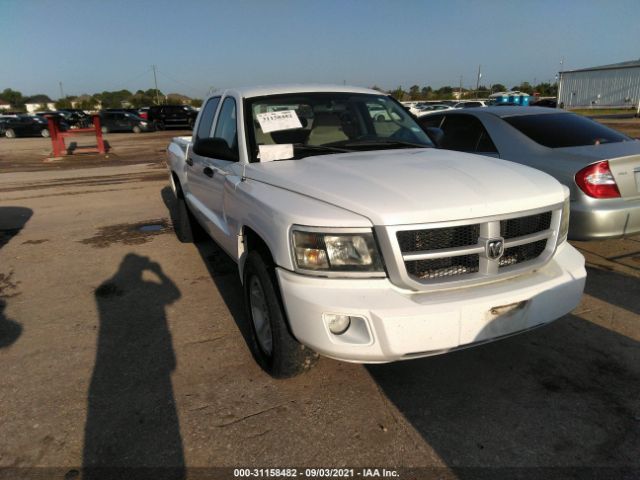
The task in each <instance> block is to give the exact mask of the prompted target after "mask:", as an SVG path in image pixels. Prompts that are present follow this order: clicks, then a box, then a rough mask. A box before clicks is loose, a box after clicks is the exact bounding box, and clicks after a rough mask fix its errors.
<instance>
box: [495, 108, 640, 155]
mask: <svg viewBox="0 0 640 480" xmlns="http://www.w3.org/2000/svg"><path fill="white" fill-rule="evenodd" d="M502 119H503V120H504V121H505V122H507V123H508V124H509V125H511V126H512V127H514V128H515V129H517V130H519V131H520V132H522V133H524V134H525V135H526V136H527V137H529V138H530V139H531V140H533V141H534V142H536V143H539V144H540V145H543V146H545V147H549V148H563V147H579V146H584V145H599V144H601V143H617V142H625V141H627V140H630V138H629V137H627V136H626V135H623V134H622V133H620V132H616V131H615V130H612V129H610V128H608V127H605V126H604V125H602V124H600V123H598V122H595V121H593V120H590V119H588V118H585V117H582V116H580V115H575V114H573V113H550V114H538V115H517V116H513V117H503V118H502Z"/></svg>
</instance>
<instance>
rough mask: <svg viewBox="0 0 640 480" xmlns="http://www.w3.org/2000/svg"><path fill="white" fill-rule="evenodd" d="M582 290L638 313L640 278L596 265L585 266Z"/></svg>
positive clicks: (639, 305)
mask: <svg viewBox="0 0 640 480" xmlns="http://www.w3.org/2000/svg"><path fill="white" fill-rule="evenodd" d="M584 292H585V293H586V294H588V295H591V296H592V297H595V298H598V299H600V300H602V301H604V302H607V303H610V304H612V305H616V306H618V307H620V308H624V309H625V310H628V311H630V312H632V313H634V314H636V315H640V278H638V277H632V276H629V275H625V274H623V273H618V272H614V271H611V270H605V269H602V268H596V267H587V284H586V286H585V289H584Z"/></svg>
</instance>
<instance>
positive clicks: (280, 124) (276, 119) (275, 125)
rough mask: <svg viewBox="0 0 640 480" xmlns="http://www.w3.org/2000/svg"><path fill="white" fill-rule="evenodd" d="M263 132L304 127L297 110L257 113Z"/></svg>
mask: <svg viewBox="0 0 640 480" xmlns="http://www.w3.org/2000/svg"><path fill="white" fill-rule="evenodd" d="M256 118H257V119H258V123H260V128H261V129H262V132H263V133H269V132H277V131H279V130H291V129H292V128H302V124H301V123H300V119H299V118H298V114H296V111H295V110H281V111H279V112H267V113H258V114H257V115H256Z"/></svg>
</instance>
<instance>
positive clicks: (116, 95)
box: [94, 90, 132, 108]
mask: <svg viewBox="0 0 640 480" xmlns="http://www.w3.org/2000/svg"><path fill="white" fill-rule="evenodd" d="M131 95H132V93H131V92H130V91H129V90H118V91H115V92H108V91H104V92H102V93H96V94H95V95H94V97H95V98H96V99H97V100H99V101H101V102H102V108H122V102H126V101H128V100H129V98H130V97H131Z"/></svg>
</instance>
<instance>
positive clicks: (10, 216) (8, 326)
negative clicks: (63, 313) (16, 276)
mask: <svg viewBox="0 0 640 480" xmlns="http://www.w3.org/2000/svg"><path fill="white" fill-rule="evenodd" d="M32 215H33V210H31V209H30V208H26V207H0V249H1V248H3V247H4V246H5V245H7V244H8V243H9V241H11V239H12V238H13V237H15V236H16V235H18V234H19V233H20V231H21V230H22V229H23V228H24V226H25V225H26V223H27V222H28V221H29V219H30V218H31V216H32ZM0 265H1V263H0ZM12 274H13V272H12V271H10V272H0V348H4V347H8V346H10V345H12V344H13V343H14V342H15V341H16V340H17V339H18V338H19V337H20V335H21V334H22V325H20V324H19V323H18V322H16V321H15V320H12V319H10V318H8V317H7V316H6V314H5V310H6V308H7V302H6V300H4V298H7V297H9V296H14V295H16V294H15V293H12V294H8V293H7V292H5V291H4V290H5V286H6V287H11V288H12V289H13V288H15V285H12V284H11V276H12ZM3 297H4V298H3Z"/></svg>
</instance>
